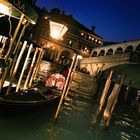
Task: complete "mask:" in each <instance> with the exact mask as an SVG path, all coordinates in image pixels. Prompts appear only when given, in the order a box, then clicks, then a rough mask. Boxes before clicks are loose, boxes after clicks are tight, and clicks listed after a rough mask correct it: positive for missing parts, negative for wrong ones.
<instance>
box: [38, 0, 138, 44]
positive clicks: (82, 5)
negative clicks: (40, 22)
mask: <svg viewBox="0 0 140 140" xmlns="http://www.w3.org/2000/svg"><path fill="white" fill-rule="evenodd" d="M36 5H38V6H39V7H41V8H43V7H46V9H47V10H48V11H50V10H51V9H52V8H59V9H60V10H62V11H65V14H67V15H70V14H71V15H73V17H74V19H76V20H77V21H79V22H80V23H81V24H83V25H85V26H86V27H88V28H89V29H91V26H92V25H95V26H96V29H95V33H96V34H98V35H100V36H101V37H103V40H104V41H115V42H118V41H128V40H136V39H140V11H139V7H140V0H37V3H36Z"/></svg>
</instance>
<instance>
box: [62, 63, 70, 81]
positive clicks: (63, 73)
mask: <svg viewBox="0 0 140 140" xmlns="http://www.w3.org/2000/svg"><path fill="white" fill-rule="evenodd" d="M68 73H69V70H68V66H67V65H66V66H65V67H64V69H63V70H62V75H63V76H64V77H65V78H67V76H68Z"/></svg>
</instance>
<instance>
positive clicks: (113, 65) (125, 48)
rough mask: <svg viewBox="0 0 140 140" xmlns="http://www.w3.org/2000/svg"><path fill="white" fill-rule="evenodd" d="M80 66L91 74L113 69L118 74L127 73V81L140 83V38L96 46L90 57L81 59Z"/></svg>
mask: <svg viewBox="0 0 140 140" xmlns="http://www.w3.org/2000/svg"><path fill="white" fill-rule="evenodd" d="M80 68H81V69H83V68H86V69H87V71H89V73H90V74H91V75H96V74H97V73H98V72H99V71H109V70H110V69H112V70H114V71H116V73H118V74H121V73H125V74H126V76H127V78H126V79H127V82H130V81H134V82H133V83H135V82H138V83H139V84H140V80H139V79H140V76H139V72H140V40H136V41H129V42H123V43H117V44H113V45H107V46H102V47H98V48H94V49H93V51H92V53H91V57H90V58H84V59H82V60H81V61H80ZM128 77H129V78H128ZM138 77H139V78H138ZM134 79H135V80H136V81H135V80H134ZM138 83H137V84H138ZM137 86H138V85H137Z"/></svg>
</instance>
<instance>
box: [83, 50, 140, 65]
mask: <svg viewBox="0 0 140 140" xmlns="http://www.w3.org/2000/svg"><path fill="white" fill-rule="evenodd" d="M121 61H127V62H133V63H140V54H139V53H135V52H133V53H130V52H129V53H122V54H114V55H106V56H98V57H90V58H85V59H83V60H82V63H108V62H121Z"/></svg>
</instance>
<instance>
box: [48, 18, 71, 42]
mask: <svg viewBox="0 0 140 140" xmlns="http://www.w3.org/2000/svg"><path fill="white" fill-rule="evenodd" d="M67 30H68V28H67V27H66V26H65V25H64V24H61V23H57V22H54V21H51V20H50V36H51V37H52V38H53V39H56V40H59V39H61V38H62V37H63V35H64V34H65V33H66V31H67Z"/></svg>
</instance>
